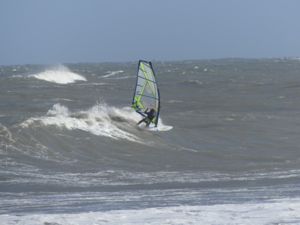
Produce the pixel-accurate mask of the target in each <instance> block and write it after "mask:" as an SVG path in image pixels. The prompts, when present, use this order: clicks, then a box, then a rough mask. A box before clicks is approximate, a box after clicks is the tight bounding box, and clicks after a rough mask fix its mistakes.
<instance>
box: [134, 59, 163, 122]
mask: <svg viewBox="0 0 300 225" xmlns="http://www.w3.org/2000/svg"><path fill="white" fill-rule="evenodd" d="M132 108H133V109H134V110H135V111H136V112H137V113H139V114H140V115H142V116H143V117H145V118H146V117H147V114H146V111H147V110H150V109H154V110H155V117H154V118H153V119H152V121H151V123H152V124H154V125H155V127H157V123H158V118H159V111H160V95H159V89H158V86H157V81H156V78H155V73H154V69H153V67H152V63H151V62H148V61H145V60H140V61H139V64H138V69H137V78H136V85H135V90H134V95H133V99H132Z"/></svg>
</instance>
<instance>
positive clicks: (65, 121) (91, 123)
mask: <svg viewBox="0 0 300 225" xmlns="http://www.w3.org/2000/svg"><path fill="white" fill-rule="evenodd" d="M135 114H136V113H135V112H133V111H131V110H130V109H128V108H121V109H119V108H115V107H111V106H107V105H106V104H97V105H95V106H94V107H92V108H90V109H88V110H86V111H78V112H70V111H69V109H68V108H67V107H66V106H63V105H61V104H55V105H54V106H53V107H52V109H50V110H49V111H48V112H47V115H46V116H43V117H37V118H30V119H28V120H26V121H25V122H23V123H22V124H21V126H22V127H28V126H30V125H31V124H33V123H35V122H39V123H42V124H43V125H45V126H49V125H54V126H58V127H60V128H66V129H68V130H76V129H78V130H83V131H86V132H89V133H92V134H94V135H99V136H106V137H110V138H113V139H127V140H129V141H134V142H140V141H139V138H138V137H136V136H135V135H134V134H131V133H129V132H128V131H125V130H123V129H121V128H119V127H118V126H117V125H118V120H121V121H127V122H130V121H138V116H137V115H135ZM115 118H116V120H117V121H115Z"/></svg>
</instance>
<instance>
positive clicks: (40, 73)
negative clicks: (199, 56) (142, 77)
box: [0, 58, 300, 225]
mask: <svg viewBox="0 0 300 225" xmlns="http://www.w3.org/2000/svg"><path fill="white" fill-rule="evenodd" d="M153 66H154V69H155V71H156V74H157V81H158V84H159V88H160V93H161V112H160V116H161V117H160V121H159V125H158V128H157V129H151V128H150V129H147V128H143V127H137V126H136V123H137V122H138V121H139V120H140V119H141V117H140V115H139V114H137V113H135V112H134V111H133V110H132V109H131V108H130V105H131V101H132V97H133V91H134V85H135V79H136V68H137V62H129V63H99V64H64V65H58V66H52V65H51V66H49V65H16V66H2V67H0V224H3V225H6V224H28V225H29V224H30V225H31V224H32V225H35V224H43V225H69V224H78V225H79V224H80V225H81V224H205V225H207V224H300V191H299V190H300V189H299V188H300V164H299V162H300V147H299V146H300V140H299V133H300V104H299V102H300V61H299V60H298V59H293V58H285V59H220V60H193V61H179V62H155V61H154V62H153Z"/></svg>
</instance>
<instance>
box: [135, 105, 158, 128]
mask: <svg viewBox="0 0 300 225" xmlns="http://www.w3.org/2000/svg"><path fill="white" fill-rule="evenodd" d="M145 113H146V115H147V117H145V118H143V119H142V120H141V121H140V122H138V123H137V125H139V124H141V123H143V122H144V123H146V127H149V125H150V123H151V121H152V120H153V119H154V118H155V116H156V112H155V109H150V110H149V111H148V109H146V111H145Z"/></svg>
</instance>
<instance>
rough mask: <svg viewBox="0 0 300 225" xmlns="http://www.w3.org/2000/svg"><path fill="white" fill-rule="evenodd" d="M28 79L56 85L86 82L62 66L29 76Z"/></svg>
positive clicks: (83, 78)
mask: <svg viewBox="0 0 300 225" xmlns="http://www.w3.org/2000/svg"><path fill="white" fill-rule="evenodd" d="M29 77H33V78H36V79H39V80H44V81H48V82H52V83H57V84H69V83H74V82H76V81H86V78H85V77H83V76H81V75H79V74H76V73H74V72H72V71H70V70H69V69H68V68H67V67H65V66H62V65H60V66H58V67H57V68H54V69H50V70H46V71H44V72H41V73H37V74H32V75H29Z"/></svg>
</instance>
